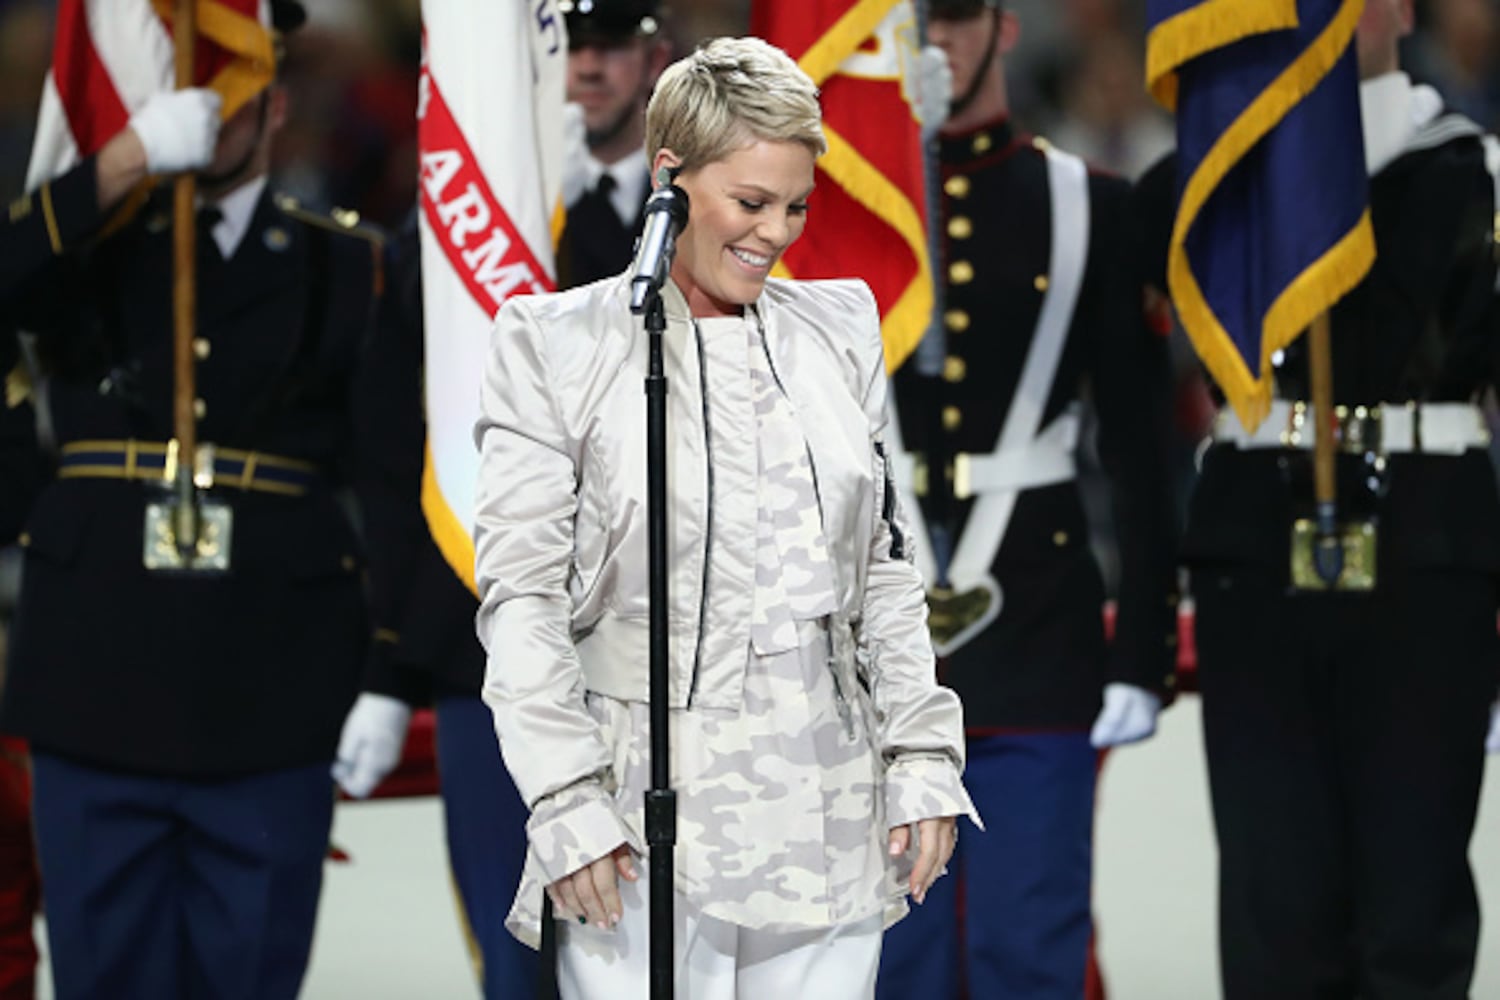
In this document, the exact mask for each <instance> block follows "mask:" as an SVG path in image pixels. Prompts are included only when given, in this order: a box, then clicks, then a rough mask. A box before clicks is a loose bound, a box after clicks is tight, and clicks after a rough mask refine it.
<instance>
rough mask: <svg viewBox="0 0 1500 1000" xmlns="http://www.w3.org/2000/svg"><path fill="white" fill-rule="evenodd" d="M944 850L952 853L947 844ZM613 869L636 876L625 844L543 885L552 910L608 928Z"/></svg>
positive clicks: (615, 918) (615, 915)
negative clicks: (569, 873)
mask: <svg viewBox="0 0 1500 1000" xmlns="http://www.w3.org/2000/svg"><path fill="white" fill-rule="evenodd" d="M948 853H949V854H952V853H953V851H952V849H951V848H950V849H949V851H948ZM945 857H946V855H945ZM616 872H618V873H619V876H620V878H623V879H624V880H625V881H627V882H634V881H635V880H636V879H638V878H640V876H639V875H637V874H636V871H635V864H634V862H633V861H632V860H631V857H630V846H629V845H628V844H621V845H620V846H619V847H616V848H615V849H614V850H613V851H611V852H609V853H608V854H606V855H605V856H604V857H602V858H600V859H599V860H598V861H595V862H593V863H592V864H587V865H584V866H583V867H582V868H580V869H578V870H577V871H576V872H573V873H572V874H571V875H565V876H564V877H562V878H560V879H558V880H557V881H556V882H553V883H552V884H551V885H549V886H547V895H548V896H550V897H551V898H552V909H553V912H555V913H556V914H557V915H558V916H561V917H565V918H566V917H571V918H575V919H577V921H578V922H579V923H580V924H587V923H592V924H594V926H596V927H598V928H599V929H600V930H609V929H610V928H611V927H613V926H614V925H615V924H618V923H619V922H620V918H621V917H622V916H624V915H625V908H624V905H623V904H622V903H621V902H620V890H619V883H618V882H616V881H615V873H616Z"/></svg>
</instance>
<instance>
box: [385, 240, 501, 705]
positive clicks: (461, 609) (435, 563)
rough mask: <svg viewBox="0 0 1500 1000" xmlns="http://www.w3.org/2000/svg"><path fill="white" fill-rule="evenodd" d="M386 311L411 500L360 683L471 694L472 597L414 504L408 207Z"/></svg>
mask: <svg viewBox="0 0 1500 1000" xmlns="http://www.w3.org/2000/svg"><path fill="white" fill-rule="evenodd" d="M388 250H389V252H388V254H387V264H386V273H387V275H388V277H389V281H390V288H389V291H388V293H387V307H388V308H387V315H388V316H389V317H390V319H391V335H390V337H389V338H388V341H387V342H388V345H389V350H390V351H392V352H393V353H394V354H395V355H396V356H397V357H399V359H400V360H399V362H398V363H397V365H396V367H397V368H399V369H400V370H403V371H410V372H412V373H413V375H414V377H413V378H412V379H411V380H410V381H405V382H403V383H402V384H401V390H402V391H401V392H400V393H397V394H393V395H392V397H391V398H390V399H388V400H387V406H388V407H390V409H391V412H392V414H393V415H394V417H395V418H396V423H398V424H399V426H398V427H395V428H393V429H392V431H391V433H390V435H389V445H390V449H391V457H392V460H393V461H395V462H396V463H397V465H398V467H399V469H400V476H401V480H402V482H403V484H404V487H403V491H404V492H406V493H407V494H408V495H409V496H411V497H412V498H414V499H416V500H417V502H415V503H411V504H408V505H406V506H405V507H403V508H401V509H400V510H399V511H397V512H396V513H397V516H398V518H399V523H397V524H396V525H393V526H392V530H390V531H388V532H386V537H387V539H388V541H389V543H390V545H391V546H392V551H391V552H390V558H391V560H392V563H393V569H394V572H395V573H396V576H397V578H398V579H400V580H402V581H404V585H403V586H402V588H401V593H400V597H399V600H398V601H397V603H396V606H395V607H393V608H392V611H391V615H390V618H389V621H390V625H391V629H392V630H393V631H394V632H395V633H396V639H397V641H396V642H395V643H394V644H392V645H389V646H384V647H381V648H382V651H383V652H384V653H385V655H384V656H382V657H379V658H377V659H376V660H374V661H372V664H371V667H372V669H371V671H370V674H369V675H368V676H367V677H366V679H365V687H366V689H367V690H370V691H374V692H377V693H379V694H386V695H390V696H391V697H395V698H400V699H402V700H403V701H406V702H409V703H411V704H413V705H417V704H422V703H424V702H427V701H430V700H431V699H433V698H442V697H447V696H455V695H462V696H469V697H477V696H478V694H479V690H480V687H481V685H482V684H483V683H484V662H485V657H484V647H483V646H481V645H480V643H479V637H478V635H477V634H476V633H475V629H474V615H475V612H476V611H478V609H479V601H478V599H477V598H476V597H475V596H474V594H473V592H472V591H470V590H469V588H468V587H467V586H466V585H465V584H464V582H463V581H462V580H461V579H460V578H459V576H458V574H457V573H455V572H454V570H453V567H452V566H450V565H449V564H448V561H447V559H446V558H445V557H444V556H443V554H442V552H441V550H439V549H438V546H437V543H436V542H435V541H433V538H432V534H431V531H430V530H429V528H428V526H427V520H426V518H425V517H424V516H423V514H422V509H421V506H420V494H421V480H422V465H423V461H424V458H425V450H424V444H425V441H426V421H425V418H424V415H423V405H422V398H423V397H422V393H423V390H422V385H421V376H420V372H421V362H422V352H423V323H422V275H421V253H420V250H421V248H420V245H419V243H418V236H417V217H416V213H415V212H413V213H411V214H410V215H409V216H408V218H407V220H406V223H405V224H404V225H403V226H402V227H401V228H400V230H399V231H398V232H397V233H396V236H395V239H393V240H392V241H391V243H390V245H389V248H388Z"/></svg>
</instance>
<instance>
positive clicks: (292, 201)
mask: <svg viewBox="0 0 1500 1000" xmlns="http://www.w3.org/2000/svg"><path fill="white" fill-rule="evenodd" d="M273 200H274V201H275V203H276V207H277V208H278V209H280V210H281V213H282V214H283V215H285V216H287V217H288V218H292V219H296V220H297V221H298V222H303V223H306V224H307V225H309V226H317V227H318V228H319V229H322V230H325V231H327V232H331V233H338V234H339V235H340V236H352V237H354V238H356V239H360V240H364V241H365V243H367V244H368V245H369V247H370V266H371V269H372V274H373V276H374V280H373V283H372V286H371V287H372V289H373V290H374V293H375V297H376V298H377V299H378V298H380V297H381V296H383V295H384V294H385V233H383V232H381V231H380V230H379V229H376V228H375V227H373V226H368V225H365V224H363V223H362V222H360V218H359V213H358V212H356V211H354V210H353V209H348V208H335V209H333V210H332V211H331V212H329V213H328V214H326V215H325V214H323V213H322V212H313V211H310V210H308V209H305V208H303V207H302V206H301V205H299V204H298V203H297V199H296V198H293V197H291V196H290V195H285V194H278V195H276V196H275V197H274V199H273Z"/></svg>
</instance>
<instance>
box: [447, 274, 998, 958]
mask: <svg viewBox="0 0 1500 1000" xmlns="http://www.w3.org/2000/svg"><path fill="white" fill-rule="evenodd" d="M627 294H628V286H627V284H626V282H625V281H624V280H623V279H621V278H615V279H609V280H606V281H603V282H597V283H595V284H592V285H588V286H585V287H582V288H578V289H574V290H572V291H569V292H565V293H562V294H559V295H551V296H539V297H525V298H518V299H512V300H510V301H508V302H507V303H506V304H505V306H504V307H503V308H502V309H501V311H500V313H499V315H498V317H497V319H496V325H495V331H494V335H493V338H492V342H491V351H490V355H489V359H488V363H487V365H486V370H485V375H484V382H483V390H482V391H483V396H482V410H483V415H482V417H481V419H480V421H479V424H478V426H477V427H476V431H475V437H476V443H477V444H478V446H479V447H480V449H481V451H482V459H481V466H480V481H479V486H478V497H477V510H476V528H475V541H476V557H477V558H476V579H477V582H478V586H479V592H480V599H481V604H480V610H479V615H478V631H479V636H480V639H481V641H482V642H483V643H484V644H485V646H486V649H487V650H488V653H489V659H488V668H487V671H486V679H485V686H484V699H485V701H486V703H487V704H488V705H489V706H490V708H491V710H492V711H493V712H494V715H495V724H496V730H497V732H498V734H499V737H500V744H501V749H502V752H503V754H504V756H505V761H506V765H507V767H508V768H509V770H510V772H511V774H512V776H513V777H514V779H515V782H516V786H517V788H518V789H519V791H520V793H521V795H522V797H523V799H524V800H525V801H526V803H527V805H528V807H530V808H531V809H532V811H533V815H532V820H531V823H530V824H529V826H528V834H529V839H530V853H529V857H528V864H527V876H526V881H527V882H530V883H539V884H537V885H535V888H540V884H545V883H547V882H551V881H554V880H556V879H557V878H560V877H562V876H564V875H566V874H568V873H569V872H571V871H573V870H576V869H577V868H579V867H581V866H582V865H584V864H587V863H588V862H589V861H592V860H594V859H595V858H598V857H601V856H603V855H604V854H606V853H607V852H608V851H610V850H611V849H613V848H614V847H615V846H616V845H618V844H619V843H620V842H621V841H627V842H630V843H631V845H632V846H633V847H634V848H636V849H637V850H641V849H642V848H643V847H644V845H643V844H641V843H640V842H639V838H638V837H637V836H636V835H635V834H634V833H633V832H632V830H631V827H633V826H635V825H636V824H627V823H625V822H624V818H623V817H622V816H621V815H620V814H619V810H618V808H617V806H616V805H615V803H614V801H613V799H612V798H611V795H610V792H611V791H612V790H613V788H614V787H615V785H616V779H617V777H618V776H616V775H614V774H613V773H612V768H613V767H614V764H615V755H614V748H613V747H611V746H610V745H609V741H608V739H607V737H606V734H605V733H603V732H602V731H601V728H600V725H599V722H598V720H597V719H596V718H595V716H594V715H593V714H591V713H590V711H589V709H588V707H587V706H586V704H585V693H586V692H587V693H589V694H592V695H596V696H604V697H607V698H610V699H614V700H618V701H620V702H624V703H641V702H645V701H646V699H647V693H648V649H647V632H648V630H647V606H648V580H647V572H646V566H647V560H646V530H647V529H646V499H645V497H646V471H645V467H646V461H645V447H646V445H645V422H646V418H645V407H646V399H645V394H644V392H643V390H642V385H643V380H644V377H645V373H646V364H647V356H646V355H647V343H646V342H647V337H646V334H645V332H644V330H643V329H642V327H641V323H640V320H639V319H637V318H636V317H633V316H631V315H630V313H629V310H628V307H627ZM664 302H665V304H666V313H667V330H666V333H665V334H664V339H663V351H664V364H665V368H666V375H667V379H668V396H667V408H668V417H667V419H668V435H669V441H670V442H671V444H670V445H669V449H668V451H669V468H668V502H669V504H670V513H669V517H668V524H669V528H668V546H669V552H668V565H669V567H670V570H671V578H670V582H669V604H670V608H669V613H668V618H669V623H670V626H671V638H670V642H669V658H670V670H671V689H670V704H671V707H673V708H686V707H698V708H704V709H734V708H736V707H737V706H739V705H741V704H742V702H743V699H744V696H745V691H744V683H745V673H746V665H747V662H748V656H749V650H750V648H751V642H750V628H751V623H752V618H753V611H754V609H753V595H754V591H755V565H756V552H757V549H756V533H757V516H758V507H757V499H756V498H757V480H756V476H757V449H756V443H755V440H754V437H753V434H745V435H725V434H722V433H710V432H711V430H712V429H711V428H709V427H708V426H707V425H706V424H707V420H708V419H709V413H710V407H708V406H707V405H705V401H704V393H708V394H710V396H711V397H712V399H713V404H714V405H713V411H714V412H715V413H721V414H722V413H728V414H734V415H735V417H734V419H736V420H737V419H738V417H739V415H740V414H743V417H744V421H745V426H746V427H752V428H753V426H754V411H753V401H752V400H751V398H750V394H749V390H748V384H747V383H743V382H739V381H730V382H726V383H725V384H723V385H719V384H715V383H714V382H713V380H712V376H713V372H712V370H711V369H710V370H708V372H707V384H705V366H704V364H703V358H704V356H703V346H702V343H701V341H700V340H699V337H700V331H699V329H698V327H697V324H695V323H694V322H693V321H692V320H691V318H690V316H689V314H688V310H687V305H686V302H685V301H684V300H683V298H682V295H681V293H680V292H678V291H677V289H676V288H675V286H673V285H671V284H670V283H669V284H668V286H667V288H666V289H665V290H664ZM753 310H754V313H755V316H756V319H757V321H758V322H759V324H760V325H761V328H762V329H763V331H764V336H765V338H766V343H767V345H768V348H769V352H770V356H771V359H772V362H773V367H774V370H775V374H776V376H777V377H778V378H779V380H780V382H781V384H782V386H783V387H784V389H785V391H786V394H787V396H788V398H789V399H790V400H791V402H792V404H793V406H794V409H795V411H796V414H797V417H798V419H799V420H800V421H801V424H802V431H803V434H804V436H805V438H806V440H807V442H808V446H809V449H810V452H811V457H812V464H813V470H814V476H815V479H816V484H817V492H818V499H819V503H820V507H821V513H822V517H823V524H824V527H825V532H826V537H827V540H828V549H829V555H830V558H831V562H832V568H833V575H834V587H835V592H836V605H837V607H836V610H835V612H834V614H833V616H832V619H833V622H834V625H833V631H834V636H835V645H836V647H837V648H838V650H839V651H840V656H839V657H838V659H839V660H840V661H841V662H842V663H844V664H846V666H847V669H848V671H849V673H850V675H851V677H853V678H854V679H855V680H856V681H857V684H858V690H860V691H867V692H868V702H869V704H868V708H869V710H870V712H871V716H872V720H873V725H872V727H871V729H872V732H871V738H872V741H873V742H874V744H875V746H876V748H877V750H878V751H879V754H880V757H881V759H882V760H883V761H884V764H885V768H886V783H887V787H886V790H885V796H886V807H885V809H884V810H883V811H884V812H885V814H886V816H887V818H888V820H889V821H890V822H891V823H892V824H894V823H897V822H909V821H912V820H915V819H919V818H926V817H930V816H941V815H952V814H955V813H969V812H971V806H970V805H969V803H968V799H967V796H966V795H964V793H963V790H962V787H961V785H960V784H959V782H958V773H959V771H961V769H962V764H963V722H962V712H961V709H960V707H959V703H958V700H957V697H956V696H955V695H954V694H953V693H952V692H950V691H948V690H947V689H945V688H942V687H940V686H938V685H937V683H936V681H935V677H934V662H933V655H932V649H931V644H930V640H929V638H928V633H927V628H926V603H925V598H924V594H923V586H922V581H921V578H920V576H919V574H918V573H917V571H916V569H915V567H914V565H913V563H912V553H911V551H910V540H909V539H908V537H907V536H906V534H905V532H904V530H903V518H902V514H901V511H900V508H899V505H898V504H897V502H896V493H895V489H894V486H893V484H892V482H891V478H890V470H889V462H888V461H887V459H886V456H885V453H884V448H883V445H882V443H881V439H880V430H881V427H882V426H883V424H884V421H885V413H886V408H885V393H886V378H885V371H884V356H883V350H882V345H881V342H880V324H879V318H878V314H877V312H876V307H875V302H874V299H873V296H871V294H870V291H869V289H868V287H866V286H865V285H864V284H863V283H862V282H858V281H837V282H785V281H776V280H773V281H770V282H768V283H767V285H766V288H765V290H764V292H763V293H762V295H761V297H760V299H759V300H758V301H757V302H756V303H755V305H754V306H753ZM725 394H734V395H733V396H729V397H726V395H725ZM740 395H742V396H743V398H737V397H738V396H740ZM719 430H721V431H722V428H720V429H719ZM710 442H712V447H713V448H715V449H717V450H716V451H715V452H714V453H713V454H712V455H710V451H709V449H710ZM710 509H711V510H712V517H710ZM710 579H712V580H713V583H714V586H713V593H714V599H713V600H712V601H711V602H706V601H704V600H703V595H704V593H705V591H706V589H707V587H708V583H709V580H710ZM852 686H853V685H851V687H852ZM903 779H904V780H903ZM893 800H894V801H893ZM976 818H977V817H976ZM524 892H525V887H524V886H523V893H524ZM519 906H520V900H519V898H518V907H519ZM530 922H531V921H527V923H530ZM513 927H514V925H513ZM515 929H517V930H518V932H519V933H520V936H521V937H522V938H523V939H530V938H531V937H532V934H531V933H530V932H529V931H530V928H515ZM532 943H534V941H533V942H532Z"/></svg>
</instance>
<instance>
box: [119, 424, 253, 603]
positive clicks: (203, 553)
mask: <svg viewBox="0 0 1500 1000" xmlns="http://www.w3.org/2000/svg"><path fill="white" fill-rule="evenodd" d="M179 461H180V459H179V456H178V442H177V441H176V439H173V440H171V441H169V442H167V454H166V461H165V463H164V464H163V466H162V479H161V485H162V486H163V487H164V488H165V489H166V490H167V491H169V492H170V493H171V494H172V495H170V496H169V497H167V498H165V499H162V500H156V501H152V502H150V503H148V504H146V520H145V525H144V531H143V532H142V534H143V545H142V551H141V562H142V563H143V565H144V566H145V567H146V569H148V570H151V571H153V572H166V573H193V574H201V573H227V572H229V552H230V543H231V541H232V540H233V534H234V510H233V509H232V508H231V507H230V506H229V505H228V504H226V503H223V502H221V501H217V500H209V499H207V498H206V497H205V496H204V495H203V494H204V491H206V490H207V489H208V488H209V487H211V486H212V485H213V476H214V472H213V469H214V452H213V446H212V445H199V446H198V448H197V449H196V450H195V454H194V456H193V466H194V467H193V474H192V487H191V488H192V493H191V494H190V495H189V497H188V498H187V499H186V500H184V498H183V497H182V496H181V495H180V493H181V491H180V490H179V489H178V488H177V487H178V485H179V483H178V480H179V476H178V463H179ZM184 515H188V517H190V518H191V522H190V523H187V519H186V518H185V517H184ZM184 526H186V528H187V529H188V530H187V531H186V532H185V533H184V534H183V537H184V539H186V538H188V537H190V538H191V539H192V541H191V543H189V544H179V542H178V538H179V532H182V531H183V528H184Z"/></svg>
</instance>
